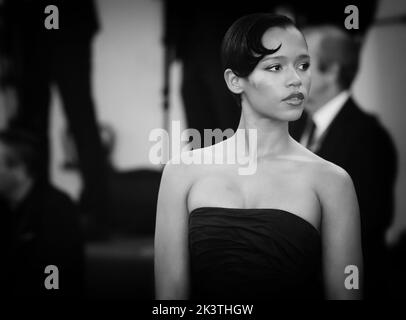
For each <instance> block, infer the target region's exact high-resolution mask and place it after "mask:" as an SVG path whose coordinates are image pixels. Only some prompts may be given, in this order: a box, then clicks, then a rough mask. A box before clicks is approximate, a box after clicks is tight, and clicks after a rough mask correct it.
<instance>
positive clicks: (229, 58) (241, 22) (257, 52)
mask: <svg viewBox="0 0 406 320" xmlns="http://www.w3.org/2000/svg"><path fill="white" fill-rule="evenodd" d="M273 27H280V28H288V27H295V28H297V27H296V25H295V23H294V22H293V21H292V20H291V19H289V18H288V17H286V16H283V15H278V14H272V13H254V14H250V15H246V16H243V17H241V18H239V19H238V20H237V21H235V22H234V23H233V24H232V25H231V27H230V28H229V29H228V30H227V32H226V34H225V36H224V38H223V43H222V46H221V59H222V64H223V71H224V70H226V69H231V70H232V71H233V72H234V74H235V75H237V76H238V77H243V78H244V77H248V76H249V75H250V74H251V72H252V71H253V70H254V69H255V67H256V65H257V64H258V62H259V61H260V60H261V59H263V58H264V57H265V56H266V55H268V54H273V53H275V52H277V51H278V50H279V49H280V46H278V47H277V48H274V49H268V48H265V47H264V45H263V43H262V37H263V35H264V33H265V32H266V31H267V30H268V29H269V28H273ZM233 95H234V96H235V97H237V98H238V102H239V101H240V95H238V94H237V95H236V94H233Z"/></svg>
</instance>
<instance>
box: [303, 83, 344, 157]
mask: <svg viewBox="0 0 406 320" xmlns="http://www.w3.org/2000/svg"><path fill="white" fill-rule="evenodd" d="M349 97H350V93H349V91H347V90H344V91H342V92H340V93H339V94H338V95H336V96H335V97H334V98H333V99H331V100H330V101H329V102H327V103H326V104H325V105H324V106H322V107H321V108H320V109H318V110H317V111H316V112H315V113H314V114H313V117H312V119H313V121H314V123H315V125H316V129H315V131H314V136H313V141H314V142H313V144H312V146H311V148H310V149H311V150H312V151H314V150H316V149H317V147H318V145H319V144H320V142H321V140H320V139H321V138H322V137H323V135H324V134H325V132H326V130H327V128H328V127H329V126H330V124H331V122H333V120H334V118H335V117H336V115H337V114H338V113H339V112H340V110H341V109H342V107H343V106H344V104H345V103H346V102H347V100H348V99H349ZM307 140H308V134H304V135H303V136H302V139H301V141H300V142H301V143H302V144H304V145H306V144H307Z"/></svg>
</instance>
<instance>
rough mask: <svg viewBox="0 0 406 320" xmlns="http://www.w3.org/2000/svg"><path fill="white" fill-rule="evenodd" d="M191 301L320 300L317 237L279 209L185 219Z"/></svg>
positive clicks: (206, 211)
mask: <svg viewBox="0 0 406 320" xmlns="http://www.w3.org/2000/svg"><path fill="white" fill-rule="evenodd" d="M189 250H190V262H191V270H190V272H191V297H192V299H233V300H235V299H255V300H257V299H261V300H262V299H266V300H268V299H290V298H297V299H321V298H323V292H322V285H321V283H322V282H321V237H320V234H319V231H318V230H317V229H316V228H315V227H314V226H313V225H312V224H310V223H309V222H308V221H306V220H304V219H303V218H301V217H299V216H297V215H295V214H292V213H290V212H287V211H284V210H279V209H238V208H221V207H200V208H197V209H194V210H193V211H192V212H191V213H190V216H189Z"/></svg>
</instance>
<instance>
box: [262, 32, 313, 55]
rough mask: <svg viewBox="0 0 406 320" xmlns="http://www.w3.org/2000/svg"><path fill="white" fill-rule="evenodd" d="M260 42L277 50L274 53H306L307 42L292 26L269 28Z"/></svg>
mask: <svg viewBox="0 0 406 320" xmlns="http://www.w3.org/2000/svg"><path fill="white" fill-rule="evenodd" d="M262 44H263V45H264V47H265V48H267V49H276V48H278V47H279V46H281V47H280V48H279V50H278V51H277V52H275V53H274V55H281V54H283V53H287V52H289V53H290V52H291V51H293V52H297V53H298V54H303V53H307V44H306V41H305V39H304V37H303V35H302V33H301V32H300V31H299V30H298V29H296V28H294V27H288V28H281V27H274V28H269V29H268V30H267V31H266V32H265V33H264V35H263V36H262Z"/></svg>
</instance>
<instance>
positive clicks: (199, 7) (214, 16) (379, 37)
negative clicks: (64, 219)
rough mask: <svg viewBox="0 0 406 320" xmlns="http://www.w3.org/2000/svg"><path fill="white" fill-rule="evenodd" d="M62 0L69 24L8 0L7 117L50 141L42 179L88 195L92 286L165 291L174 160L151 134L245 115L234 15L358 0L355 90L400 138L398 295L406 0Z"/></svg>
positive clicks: (145, 295)
mask: <svg viewBox="0 0 406 320" xmlns="http://www.w3.org/2000/svg"><path fill="white" fill-rule="evenodd" d="M52 4H53V5H55V6H57V8H58V11H59V21H58V23H59V29H51V30H47V29H46V28H45V27H44V21H45V19H46V17H47V16H49V15H50V14H47V13H44V8H45V7H46V6H47V5H48V3H47V2H46V1H28V0H26V1H24V0H20V1H7V0H1V1H0V13H1V15H0V23H1V24H0V32H1V38H0V41H1V44H0V49H1V55H0V79H1V82H0V129H1V130H9V129H13V130H16V131H20V132H21V130H23V131H24V132H25V134H26V136H30V137H34V138H35V139H34V140H35V141H33V144H36V146H37V149H36V150H37V151H39V150H41V152H40V161H39V162H40V164H39V165H38V166H37V174H36V179H37V180H38V181H41V183H42V182H44V183H45V181H46V183H47V184H48V185H51V186H52V188H55V189H57V190H58V192H60V193H61V194H63V195H64V196H66V197H67V198H69V199H70V200H71V201H72V205H74V206H75V207H77V212H78V226H77V230H80V232H81V233H83V242H82V244H81V245H82V250H83V256H82V257H81V258H78V259H82V260H81V261H82V262H81V263H82V264H81V265H82V268H81V270H79V271H77V272H79V273H80V272H82V276H83V288H82V290H81V292H82V294H83V295H84V296H85V297H89V298H106V297H107V298H110V297H114V298H120V297H123V298H135V299H152V298H153V297H154V284H153V236H154V224H155V210H156V200H157V192H158V188H159V182H160V175H161V170H162V166H161V165H154V164H152V163H151V162H150V160H149V151H150V148H151V146H152V145H153V142H151V141H149V134H150V132H151V130H153V129H155V128H164V129H166V130H168V131H169V132H170V123H171V121H173V120H179V121H180V123H181V129H185V128H196V129H198V130H203V128H213V129H214V128H220V129H222V130H225V129H226V128H236V126H237V124H238V121H239V116H240V113H239V109H238V108H237V106H235V105H234V101H233V99H232V98H231V96H230V95H229V94H228V93H227V90H226V87H225V84H224V83H223V77H222V71H221V65H220V57H219V50H220V43H221V39H222V37H223V35H224V33H225V31H226V30H227V28H228V27H229V26H230V25H231V23H232V22H233V21H234V20H236V18H238V17H240V16H242V15H244V14H248V13H253V12H280V13H285V14H287V15H290V16H291V17H293V18H294V19H295V20H296V22H297V23H298V24H299V25H303V26H306V25H318V24H323V23H331V24H334V25H337V26H339V27H340V28H343V26H344V19H345V17H346V16H347V15H346V14H344V9H345V7H346V6H347V5H349V4H351V5H356V6H357V7H358V9H359V16H360V25H359V29H358V30H346V32H349V33H350V34H351V35H352V36H355V37H358V38H360V39H362V49H361V56H360V68H359V72H358V74H357V77H356V79H355V81H354V83H353V86H352V92H353V96H354V98H355V100H356V101H357V102H358V103H359V105H360V106H361V107H362V108H363V109H364V110H365V111H368V112H370V113H373V114H374V115H376V116H377V117H378V119H379V121H380V122H381V124H382V125H383V126H384V127H385V128H386V130H387V131H388V132H389V134H390V136H391V137H392V139H393V142H394V145H395V146H396V149H397V162H398V168H397V175H396V183H395V193H394V198H395V202H394V214H393V219H392V221H391V226H390V228H388V230H386V241H387V246H388V249H389V252H390V256H389V257H388V264H389V265H390V270H391V275H392V277H389V276H388V277H386V276H385V275H376V276H377V277H378V278H379V277H383V278H385V279H383V280H382V281H384V280H385V281H387V284H388V286H389V289H390V290H392V294H391V296H393V297H400V292H401V291H400V289H399V286H400V283H405V282H402V281H404V275H402V272H401V270H402V267H403V266H404V262H403V260H402V257H403V255H404V253H405V252H404V250H405V238H404V231H405V229H406V197H405V196H404V195H405V190H406V140H405V139H404V136H405V128H404V120H405V119H406V108H404V105H405V102H404V98H403V93H404V92H405V89H406V87H405V85H404V83H405V81H404V79H403V76H404V75H405V74H406V64H405V63H403V60H404V57H403V56H404V52H405V51H406V24H405V22H406V19H405V17H406V2H404V1H401V0H377V1H350V3H347V2H346V1H343V0H341V1H335V2H334V4H330V3H329V4H328V8H319V7H318V4H317V3H316V2H315V1H305V2H303V1H272V0H269V1H249V2H242V3H241V4H239V3H237V2H235V1H232V2H229V3H228V2H225V3H224V4H223V6H222V8H220V7H219V6H218V3H216V2H215V1H211V0H210V1H197V2H193V1H189V2H183V1H171V0H166V1H165V0H133V1H131V0H116V1H110V0H94V1H90V0H89V1H80V2H79V1H78V2H77V3H73V1H70V3H69V2H68V1H61V0H59V1H53V2H52ZM52 23H53V24H55V23H56V22H55V21H53V22H52ZM52 23H51V24H52ZM20 138H21V135H20ZM21 139H22V140H24V139H25V140H24V142H25V143H27V141H28V140H29V138H24V137H23V138H21ZM0 141H2V140H1V139H0ZM3 143H4V141H3ZM4 144H6V143H4ZM34 151H35V150H34ZM5 153H6V152H5V151H3V154H5ZM0 155H1V153H0ZM0 179H1V177H0ZM38 184H40V183H38ZM41 199H43V201H42V202H44V203H45V202H47V200H46V199H47V198H46V197H44V198H41ZM70 200H69V201H70ZM67 201H68V200H67ZM5 202H7V201H5ZM42 202H41V203H40V204H38V205H39V206H42V205H43V203H42ZM7 207H9V206H7V205H4V208H7ZM5 210H6V209H5ZM7 210H9V208H8V209H7ZM41 210H42V209H41ZM75 210H76V209H75ZM68 219H70V218H68ZM65 226H66V224H65ZM48 227H49V226H48ZM50 227H51V228H52V226H50ZM60 227H61V229H63V228H64V226H63V225H61V226H60ZM44 228H46V227H44ZM55 228H56V227H55ZM55 228H54V229H55ZM41 230H43V229H41ZM75 230H76V229H75ZM38 232H42V231H38ZM44 232H45V231H44ZM75 232H76V231H75ZM75 232H74V233H73V234H77V233H75ZM78 232H79V231H78ZM61 233H63V232H62V231H61ZM66 234H68V233H66ZM71 236H72V237H73V238H74V235H72V234H71ZM67 237H69V236H68V235H67ZM47 239H48V240H47V241H52V240H49V239H52V238H47ZM47 241H45V243H46V242H47ZM62 241H65V242H66V241H68V238H65V240H62ZM46 245H47V244H45V246H46ZM65 245H66V246H67V247H70V246H69V243H68V244H66V243H65ZM78 247H80V244H79V245H78ZM67 250H68V249H67ZM69 250H70V249H69ZM78 250H79V249H78ZM45 251H46V250H45ZM62 270H63V269H61V272H62ZM23 272H24V271H23ZM402 277H403V278H402ZM379 279H380V278H379Z"/></svg>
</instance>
